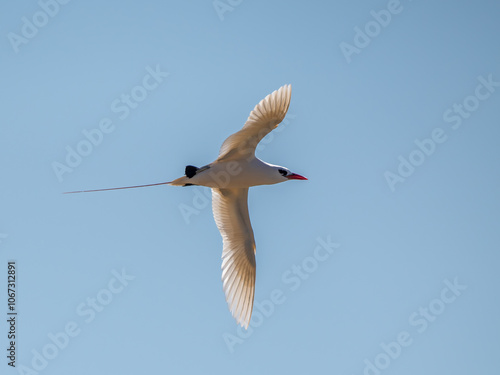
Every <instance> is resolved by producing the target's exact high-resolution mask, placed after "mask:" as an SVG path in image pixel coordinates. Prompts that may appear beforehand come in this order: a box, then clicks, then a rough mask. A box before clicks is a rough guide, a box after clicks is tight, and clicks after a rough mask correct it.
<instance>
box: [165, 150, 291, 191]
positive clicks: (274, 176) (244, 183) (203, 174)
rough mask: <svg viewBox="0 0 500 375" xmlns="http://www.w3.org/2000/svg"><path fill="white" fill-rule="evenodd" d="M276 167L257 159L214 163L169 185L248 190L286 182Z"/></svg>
mask: <svg viewBox="0 0 500 375" xmlns="http://www.w3.org/2000/svg"><path fill="white" fill-rule="evenodd" d="M276 168H282V167H279V166H277V165H272V164H268V163H266V162H264V161H262V160H260V159H259V158H256V157H252V158H251V159H250V160H246V159H243V160H228V161H220V162H218V161H214V162H213V163H211V164H208V165H206V166H204V167H201V168H200V169H199V170H198V171H197V173H196V174H195V175H194V176H193V177H191V178H190V177H187V176H182V177H180V178H178V179H177V180H174V181H172V182H171V183H170V185H173V186H185V185H186V184H188V186H189V185H200V186H206V187H209V188H226V187H230V188H238V189H240V188H249V187H252V186H258V185H271V184H277V183H279V182H284V181H287V178H285V177H283V176H282V175H281V174H279V172H278V173H276Z"/></svg>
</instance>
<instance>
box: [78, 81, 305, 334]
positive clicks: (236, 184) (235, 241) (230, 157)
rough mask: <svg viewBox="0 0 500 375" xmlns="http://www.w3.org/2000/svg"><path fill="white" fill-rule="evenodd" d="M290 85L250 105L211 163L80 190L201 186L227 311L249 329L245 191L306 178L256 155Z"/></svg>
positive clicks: (251, 259) (251, 279)
mask: <svg viewBox="0 0 500 375" xmlns="http://www.w3.org/2000/svg"><path fill="white" fill-rule="evenodd" d="M291 94H292V87H291V86H290V85H285V86H282V87H281V88H279V89H278V90H276V91H274V92H273V93H272V94H269V95H268V96H266V97H265V98H264V99H263V100H261V101H260V103H259V104H257V105H256V106H255V108H254V109H253V111H252V112H251V113H250V116H249V117H248V119H247V121H246V122H245V125H244V126H243V128H242V129H241V130H240V131H238V132H236V133H234V134H232V135H231V136H229V137H228V138H227V139H226V140H225V141H224V143H223V144H222V147H221V148H220V151H219V156H218V158H217V159H216V160H215V161H214V162H213V163H211V164H208V165H206V166H204V167H201V168H197V167H193V166H187V167H186V175H185V176H182V177H180V178H178V179H176V180H174V181H171V182H162V183H157V184H149V185H138V186H130V187H121V188H111V189H98V190H84V191H77V192H72V193H79V192H90V191H103V190H116V189H127V188H135V187H145V186H155V185H165V184H168V185H173V186H189V185H201V186H207V187H210V188H212V210H213V214H214V219H215V223H216V224H217V228H218V229H219V231H220V234H221V236H222V243H223V250H222V266H221V268H222V285H223V290H224V293H225V295H226V301H227V304H228V306H229V310H230V311H231V313H232V314H233V317H234V318H235V319H236V322H237V323H238V324H240V325H241V326H243V327H245V328H248V325H249V324H250V319H251V317H252V308H253V301H254V295H255V268H256V267H255V239H254V235H253V230H252V225H251V223H250V216H249V214H248V204H247V200H248V188H249V187H251V186H257V185H270V184H276V183H279V182H284V181H288V180H307V178H305V177H302V176H301V175H298V174H295V173H292V172H291V171H290V170H288V169H287V168H285V167H280V166H278V165H272V164H269V163H266V162H264V161H262V160H260V159H258V158H257V157H255V148H256V146H257V144H258V143H259V142H260V141H261V140H262V138H264V137H265V136H266V135H267V134H268V133H269V132H271V131H272V130H273V129H275V128H276V127H277V126H278V124H279V123H280V122H281V121H282V120H283V119H284V118H285V115H286V112H287V111H288V107H289V106H290V98H291Z"/></svg>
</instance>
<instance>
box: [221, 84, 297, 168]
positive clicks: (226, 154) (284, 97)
mask: <svg viewBox="0 0 500 375" xmlns="http://www.w3.org/2000/svg"><path fill="white" fill-rule="evenodd" d="M291 97H292V86H291V85H285V86H282V87H280V88H279V89H278V90H276V91H274V92H273V93H271V94H269V95H268V96H266V97H265V98H264V99H262V100H261V101H260V103H259V104H257V105H256V106H255V108H254V109H253V111H252V112H250V116H249V117H248V119H247V121H246V122H245V125H243V128H242V129H241V130H240V131H238V132H236V133H234V134H232V135H230V136H229V137H228V138H227V139H226V140H225V141H224V143H223V144H222V147H221V148H220V151H219V157H218V159H217V161H223V160H231V159H242V158H252V157H253V156H254V155H255V147H257V144H258V143H259V142H260V141H261V139H262V138H264V137H265V136H266V135H267V134H268V133H270V132H271V130H273V129H275V128H276V127H277V126H278V124H279V123H280V122H281V121H283V119H284V118H285V115H286V112H287V111H288V107H289V106H290V99H291Z"/></svg>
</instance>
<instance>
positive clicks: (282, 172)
mask: <svg viewBox="0 0 500 375" xmlns="http://www.w3.org/2000/svg"><path fill="white" fill-rule="evenodd" d="M278 172H279V173H281V175H282V176H283V177H286V175H287V172H286V171H285V170H284V169H278Z"/></svg>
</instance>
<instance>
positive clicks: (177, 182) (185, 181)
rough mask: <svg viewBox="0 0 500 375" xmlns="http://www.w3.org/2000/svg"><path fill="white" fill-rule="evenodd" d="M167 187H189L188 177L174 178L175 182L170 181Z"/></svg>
mask: <svg viewBox="0 0 500 375" xmlns="http://www.w3.org/2000/svg"><path fill="white" fill-rule="evenodd" d="M169 185H171V186H186V185H188V186H189V177H187V176H182V177H179V178H176V179H175V180H173V181H170V182H169Z"/></svg>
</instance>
